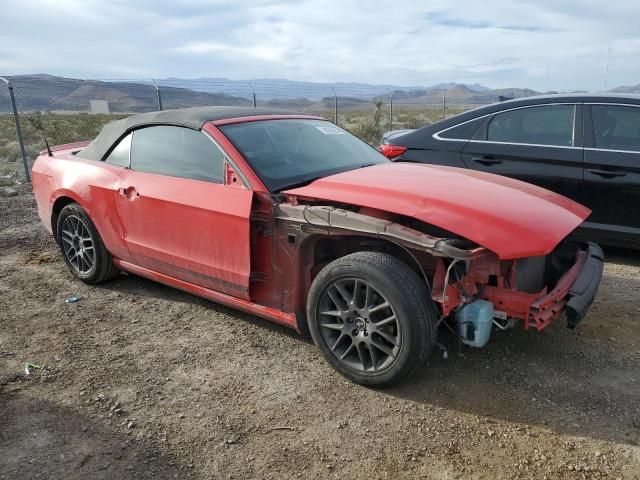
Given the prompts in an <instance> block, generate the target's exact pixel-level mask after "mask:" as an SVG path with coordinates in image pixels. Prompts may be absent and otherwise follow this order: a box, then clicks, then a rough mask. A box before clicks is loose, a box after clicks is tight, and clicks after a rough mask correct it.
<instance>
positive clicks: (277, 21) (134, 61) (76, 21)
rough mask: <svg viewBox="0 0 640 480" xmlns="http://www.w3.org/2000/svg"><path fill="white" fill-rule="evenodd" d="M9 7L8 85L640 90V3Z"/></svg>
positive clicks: (76, 2) (290, 0)
mask: <svg viewBox="0 0 640 480" xmlns="http://www.w3.org/2000/svg"><path fill="white" fill-rule="evenodd" d="M10 2H11V0H0V11H2V16H1V17H0V45H2V47H3V49H1V50H0V69H1V70H2V71H0V74H7V75H8V74H17V73H36V72H45V73H51V74H57V75H65V76H78V77H85V78H113V77H121V76H128V77H158V78H163V77H183V78H185V77H191V78H193V77H227V78H233V79H255V78H290V79H295V80H306V81H355V82H369V83H393V84H397V85H406V86H414V85H416V86H418V85H425V86H426V85H430V84H434V83H439V82H449V81H455V82H465V83H475V82H479V83H484V84H486V85H488V86H493V87H507V86H526V87H531V88H535V89H539V90H547V89H554V90H569V89H590V90H596V89H601V88H603V86H604V85H605V83H607V84H608V85H609V86H614V85H617V84H623V83H625V84H635V83H638V82H640V62H639V61H638V60H639V58H640V33H638V28H637V19H638V18H639V17H640V4H638V2H637V0H615V1H611V2H607V3H606V4H596V3H588V4H585V2H582V1H578V0H537V1H536V2H531V1H521V2H513V1H510V0H494V1H492V2H490V3H486V2H477V1H472V0H459V1H458V2H455V3H454V4H452V3H451V2H448V1H445V0H430V1H429V2H423V1H418V0H415V1H400V2H398V1H394V2H390V1H372V2H364V1H355V0H354V1H351V2H345V1H339V0H236V1H222V0H173V1H171V2H158V1H154V0H138V1H136V2H131V1H127V0H111V1H109V2H104V1H103V0H84V1H80V0H47V1H45V0H40V1H38V0H23V1H21V2H20V3H19V4H15V2H11V3H10ZM609 46H611V51H612V54H611V58H609ZM607 63H609V70H608V72H607V71H606V65H607Z"/></svg>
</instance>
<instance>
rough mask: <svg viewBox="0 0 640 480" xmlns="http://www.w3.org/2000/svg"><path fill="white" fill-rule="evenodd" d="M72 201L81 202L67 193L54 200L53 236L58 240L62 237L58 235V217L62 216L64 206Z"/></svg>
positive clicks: (52, 209) (52, 215)
mask: <svg viewBox="0 0 640 480" xmlns="http://www.w3.org/2000/svg"><path fill="white" fill-rule="evenodd" d="M71 203H77V204H80V202H79V201H78V199H77V198H74V197H72V196H70V195H68V194H66V193H63V194H61V195H60V196H59V197H58V198H56V199H55V201H54V202H53V206H52V208H51V231H52V232H53V238H54V239H55V241H56V242H59V241H60V238H59V236H58V218H59V217H60V212H61V211H62V209H63V208H64V207H66V206H67V205H69V204H71ZM81 206H82V205H81ZM83 208H84V207H83Z"/></svg>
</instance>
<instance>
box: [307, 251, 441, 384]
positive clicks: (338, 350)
mask: <svg viewBox="0 0 640 480" xmlns="http://www.w3.org/2000/svg"><path fill="white" fill-rule="evenodd" d="M307 321H308V324H309V330H310V332H311V336H312V337H313V340H314V342H315V344H316V345H318V347H320V349H321V350H322V352H323V354H324V355H325V357H326V358H327V360H328V361H329V362H330V363H331V364H332V365H333V366H334V367H335V368H336V369H337V370H338V371H339V372H340V373H342V374H343V375H344V376H345V377H347V378H348V379H350V380H352V381H353V382H356V383H359V384H362V385H366V386H370V387H377V388H382V387H386V386H389V385H392V384H394V383H397V382H399V381H401V380H403V379H405V378H406V377H408V376H409V375H410V374H411V373H413V372H414V371H415V369H416V368H418V367H419V366H420V365H422V364H423V363H424V361H425V360H426V357H427V356H428V354H429V352H430V350H431V347H432V345H433V343H434V341H435V330H436V328H435V325H436V321H437V312H436V309H435V306H434V304H433V301H432V300H431V299H430V296H429V293H428V291H427V289H426V287H425V284H424V282H422V281H421V280H420V278H419V277H418V275H416V273H415V272H414V271H413V270H411V269H410V268H409V267H408V266H407V265H406V264H405V263H403V262H401V261H400V260H398V259H396V258H395V257H392V256H391V255H387V254H383V253H377V252H357V253H353V254H350V255H347V256H345V257H342V258H339V259H338V260H335V261H333V262H331V263H330V264H329V265H327V266H326V267H325V268H323V269H322V271H321V272H320V273H319V274H318V275H317V277H316V278H315V280H314V281H313V283H312V285H311V289H310V290H309V296H308V300H307Z"/></svg>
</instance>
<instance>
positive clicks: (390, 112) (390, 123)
mask: <svg viewBox="0 0 640 480" xmlns="http://www.w3.org/2000/svg"><path fill="white" fill-rule="evenodd" d="M389 130H393V92H389Z"/></svg>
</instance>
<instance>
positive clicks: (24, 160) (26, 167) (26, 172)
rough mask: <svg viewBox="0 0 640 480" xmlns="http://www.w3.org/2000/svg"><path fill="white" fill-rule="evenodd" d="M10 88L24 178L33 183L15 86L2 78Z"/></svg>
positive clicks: (0, 78)
mask: <svg viewBox="0 0 640 480" xmlns="http://www.w3.org/2000/svg"><path fill="white" fill-rule="evenodd" d="M0 80H2V81H3V82H4V83H6V84H7V87H8V88H9V97H10V98H11V108H13V119H14V120H15V122H16V134H17V135H18V143H19V144H20V153H21V154H22V165H23V166H24V176H25V177H26V178H27V182H31V174H30V173H29V162H28V160H27V152H26V151H25V150H24V141H23V140H22V129H21V128H20V117H19V115H18V108H17V107H16V97H15V95H14V94H13V85H11V82H10V81H9V80H7V79H6V78H4V77H0Z"/></svg>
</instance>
